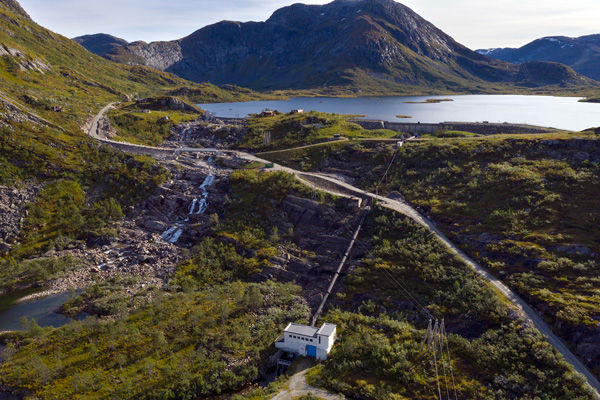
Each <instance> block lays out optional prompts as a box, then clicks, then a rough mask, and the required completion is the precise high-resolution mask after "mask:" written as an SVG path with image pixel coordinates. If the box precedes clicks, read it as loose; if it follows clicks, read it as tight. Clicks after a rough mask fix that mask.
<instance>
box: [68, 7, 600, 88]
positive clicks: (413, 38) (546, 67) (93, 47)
mask: <svg viewBox="0 0 600 400" xmlns="http://www.w3.org/2000/svg"><path fill="white" fill-rule="evenodd" d="M74 40H75V41H77V42H78V43H80V44H81V45H83V46H84V47H86V48H87V49H88V50H90V51H92V52H95V53H97V54H99V55H102V56H103V57H105V58H108V59H110V60H112V61H116V62H121V63H125V64H131V65H145V66H149V67H153V68H156V69H159V70H164V71H168V72H172V73H174V74H176V75H178V76H180V77H183V78H186V79H189V80H192V81H196V82H203V81H208V82H211V83H214V84H219V85H221V84H236V85H240V86H246V87H250V88H254V89H263V90H264V89H268V90H275V89H313V88H332V87H337V88H352V90H354V91H359V92H360V91H373V90H374V91H382V92H385V91H409V90H415V89H417V90H423V89H427V90H433V91H435V90H437V91H440V90H442V91H443V90H445V91H454V92H460V91H466V92H490V91H499V90H502V89H501V88H505V87H507V86H511V87H514V86H515V85H517V86H522V87H527V88H532V87H543V86H547V85H559V86H561V87H567V88H568V87H573V86H583V85H589V84H590V82H591V81H590V80H589V79H587V78H584V77H582V76H580V75H578V74H576V73H575V72H574V71H573V70H572V69H571V68H569V67H566V66H563V65H560V64H558V63H547V62H537V61H535V62H530V63H527V64H523V65H514V64H510V63H507V62H504V61H499V60H496V59H493V58H489V57H487V56H484V55H481V54H479V53H477V52H474V51H472V50H470V49H468V48H467V47H465V46H463V45H461V44H459V43H457V42H456V41H455V40H454V39H452V38H451V37H450V36H448V35H447V34H445V33H444V32H442V31H441V30H440V29H438V28H436V27H435V26H434V25H433V24H431V23H429V22H427V21H426V20H424V19H423V18H421V17H420V16H419V15H418V14H416V13H415V12H413V11H412V10H411V9H409V8H408V7H406V6H404V5H402V4H399V3H396V2H394V1H392V0H336V1H334V2H332V3H329V4H326V5H322V6H321V5H303V4H294V5H292V6H289V7H284V8H282V9H279V10H277V11H276V12H275V13H274V14H273V15H272V16H271V18H269V19H268V20H267V21H266V22H248V23H241V22H231V21H223V22H219V23H217V24H214V25H211V26H207V27H205V28H202V29H200V30H198V31H196V32H194V33H193V34H191V35H189V36H187V37H185V38H183V39H180V40H175V41H170V42H153V43H145V42H133V43H127V42H126V41H124V40H122V39H118V38H115V37H112V36H109V35H105V34H97V35H88V36H82V37H78V38H75V39H74Z"/></svg>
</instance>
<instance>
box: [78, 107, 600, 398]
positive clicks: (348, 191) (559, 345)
mask: <svg viewBox="0 0 600 400" xmlns="http://www.w3.org/2000/svg"><path fill="white" fill-rule="evenodd" d="M113 106H114V103H113V104H109V105H108V106H106V107H105V108H103V109H102V110H101V111H100V113H99V114H98V115H96V117H94V119H93V121H92V124H91V126H90V129H89V131H88V134H89V135H90V136H91V137H93V138H95V139H97V140H100V141H101V142H103V143H106V144H109V145H115V146H117V147H118V148H120V149H124V147H125V149H127V148H129V147H130V149H131V150H133V151H136V152H147V154H149V155H155V154H156V151H161V152H163V153H171V154H172V155H173V156H174V157H176V156H177V155H178V154H180V153H181V152H189V153H214V152H219V153H222V154H229V155H232V156H236V157H239V158H242V159H245V160H248V161H257V162H262V163H268V162H270V161H267V160H264V159H261V158H258V157H256V156H254V155H252V154H248V153H244V152H240V151H230V150H225V151H223V150H217V149H198V148H187V147H186V148H179V149H164V148H157V147H149V146H141V145H133V144H128V143H123V142H116V141H112V140H108V139H106V138H103V137H102V136H101V135H100V133H99V128H100V121H101V119H102V118H103V116H104V114H105V113H106V112H108V110H109V109H111V108H112V107H113ZM273 170H277V171H285V172H288V173H290V174H293V175H294V176H296V177H297V178H298V179H299V180H300V181H302V182H303V183H305V184H307V185H309V186H310V187H313V188H315V189H319V190H322V191H324V192H328V193H332V194H335V195H341V196H346V197H350V196H352V197H354V196H356V197H361V198H369V199H372V200H375V201H376V202H377V203H378V204H379V205H381V206H383V207H386V208H388V209H391V210H394V211H397V212H399V213H401V214H403V215H405V216H407V217H409V218H410V219H412V220H413V221H415V222H416V223H418V224H420V225H421V226H423V227H425V228H426V229H428V230H429V231H430V232H431V233H432V234H433V235H435V236H436V237H437V238H438V239H439V240H440V241H441V242H442V243H444V244H445V245H446V246H447V247H448V249H449V250H450V251H451V252H453V253H454V254H455V255H456V256H457V257H459V258H460V259H461V260H463V261H464V262H465V263H466V264H467V265H468V266H469V267H470V268H472V269H473V270H474V271H475V272H477V274H479V275H480V276H481V277H482V278H483V279H485V280H486V281H488V282H489V283H490V284H491V285H492V286H494V287H495V288H496V289H497V290H499V291H500V292H501V293H502V294H503V295H504V296H506V298H508V299H509V300H510V301H511V303H512V304H513V305H514V306H515V307H516V308H517V309H518V310H519V311H521V314H522V315H523V317H524V318H525V319H527V320H529V321H530V322H531V323H532V324H533V325H534V326H535V327H536V328H537V329H538V330H539V331H540V332H541V333H542V335H544V336H545V337H546V339H547V340H548V342H549V343H550V344H551V345H552V346H554V348H555V349H556V350H557V351H558V352H559V353H561V354H562V355H563V357H564V358H565V360H566V361H567V362H569V363H570V364H571V365H572V366H573V368H574V369H575V370H576V371H577V372H579V373H580V374H582V375H583V376H584V377H585V379H586V380H587V383H588V385H589V386H590V388H591V389H592V391H593V393H594V397H595V398H596V399H600V382H598V379H597V378H596V377H595V376H594V375H593V374H592V373H591V372H590V370H589V369H588V368H587V367H586V366H585V365H584V364H583V363H582V362H581V361H580V360H579V358H577V356H575V354H573V352H571V350H570V349H569V348H568V346H567V345H566V344H565V342H564V341H563V340H562V339H561V338H559V337H558V336H557V335H555V334H554V332H552V329H551V328H550V326H549V325H548V324H547V323H546V322H545V321H544V319H543V318H542V317H541V316H540V315H539V314H538V313H537V312H536V311H535V310H534V309H533V308H532V307H530V306H529V305H528V304H527V303H526V302H525V301H524V300H523V299H522V298H521V297H520V296H518V295H517V294H516V293H514V292H513V291H512V290H511V289H510V288H508V287H507V286H506V285H505V284H504V283H502V282H501V281H500V280H499V279H497V278H496V277H494V276H493V275H492V274H491V273H490V272H489V271H488V270H487V269H486V268H484V267H482V266H481V265H479V264H477V263H476V262H475V261H474V260H473V259H471V258H470V257H469V256H467V255H466V254H465V253H464V252H463V251H462V250H460V249H459V248H458V247H457V246H456V245H455V244H454V243H452V242H451V241H450V240H449V239H448V238H447V237H446V236H445V235H444V234H443V233H442V232H441V231H440V230H439V228H438V227H437V226H436V225H435V224H434V223H433V222H432V221H430V220H429V219H427V218H425V217H424V216H423V215H421V214H420V213H419V212H418V211H417V210H416V209H414V208H413V207H412V206H411V205H410V204H408V203H406V202H404V201H398V200H392V199H389V198H387V197H383V196H379V195H376V194H373V193H370V192H367V191H364V190H362V189H359V188H357V187H354V186H352V185H350V184H347V183H345V182H342V181H340V180H338V179H335V178H332V177H330V176H327V175H323V174H317V173H310V172H301V171H297V170H294V169H292V168H288V167H284V166H281V165H277V164H275V166H274V168H273ZM286 398H287V397H286Z"/></svg>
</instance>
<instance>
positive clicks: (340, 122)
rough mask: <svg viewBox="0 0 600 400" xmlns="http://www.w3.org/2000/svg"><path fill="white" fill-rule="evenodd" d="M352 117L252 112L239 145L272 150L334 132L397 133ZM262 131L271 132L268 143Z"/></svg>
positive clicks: (359, 135) (347, 135)
mask: <svg viewBox="0 0 600 400" xmlns="http://www.w3.org/2000/svg"><path fill="white" fill-rule="evenodd" d="M351 117H352V116H349V115H348V116H344V115H337V114H327V113H321V112H316V111H311V112H308V113H303V114H281V113H276V114H275V115H273V116H261V115H256V116H252V117H251V118H250V119H249V121H248V132H247V133H246V136H245V138H244V142H243V143H241V144H240V147H242V148H244V149H250V150H254V151H273V150H281V149H287V148H291V147H297V146H304V145H310V144H316V143H321V142H327V141H331V140H332V139H333V137H334V135H340V136H341V137H344V138H352V139H354V138H391V137H393V136H395V135H396V132H394V131H391V130H386V129H380V130H366V129H364V128H362V127H361V126H359V125H357V124H355V123H352V122H350V121H349V119H350V118H351ZM265 132H270V133H271V144H269V145H265V143H264V136H265Z"/></svg>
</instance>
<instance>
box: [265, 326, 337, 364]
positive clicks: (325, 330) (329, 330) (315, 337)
mask: <svg viewBox="0 0 600 400" xmlns="http://www.w3.org/2000/svg"><path fill="white" fill-rule="evenodd" d="M336 330H337V326H336V325H333V324H323V326H322V327H321V328H315V327H313V326H307V325H299V324H293V323H292V324H289V325H288V326H287V328H285V330H284V331H283V335H281V336H280V337H279V338H278V339H277V341H276V342H275V347H277V348H278V349H280V350H282V351H285V352H287V353H293V354H297V355H300V356H308V357H314V358H316V359H318V360H326V359H327V355H328V354H329V352H330V351H331V348H332V347H333V344H334V343H335V339H336Z"/></svg>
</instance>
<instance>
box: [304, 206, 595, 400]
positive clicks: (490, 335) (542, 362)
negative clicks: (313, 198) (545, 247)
mask: <svg viewBox="0 0 600 400" xmlns="http://www.w3.org/2000/svg"><path fill="white" fill-rule="evenodd" d="M361 237H362V238H372V243H371V245H372V250H371V251H370V252H369V254H368V255H367V256H366V258H365V259H363V260H362V262H361V265H360V267H358V268H357V269H355V270H354V272H353V274H352V275H351V276H349V277H348V278H347V281H346V284H345V288H344V292H343V293H342V294H341V295H339V296H338V297H339V300H338V302H339V304H338V309H337V310H334V311H331V312H330V313H329V314H328V315H327V316H326V317H325V319H326V320H327V321H333V322H334V323H337V324H338V327H339V329H340V333H339V336H340V339H339V341H338V343H336V346H335V348H334V350H333V352H332V354H331V356H330V358H329V359H328V360H327V362H325V363H324V364H323V365H322V366H321V367H320V369H319V372H318V374H316V377H315V378H314V379H315V382H316V383H319V384H320V385H323V386H325V387H327V388H330V389H332V390H335V391H340V392H342V393H344V394H346V395H348V396H349V397H350V398H356V397H359V398H362V399H373V400H375V399H396V398H423V399H426V398H427V399H433V398H436V396H435V393H436V385H437V383H436V382H437V381H436V379H435V374H434V370H433V366H432V364H431V358H432V356H431V355H430V354H428V353H427V352H426V351H424V350H423V339H424V337H425V331H424V330H423V327H424V326H425V324H426V323H425V321H424V320H423V316H422V315H421V314H420V313H419V310H418V309H416V308H415V306H414V303H415V302H414V301H412V304H411V300H410V298H409V297H408V295H407V294H406V292H404V291H403V290H402V289H400V287H399V286H398V284H397V283H395V281H399V282H402V283H403V285H404V287H406V288H408V290H409V293H410V295H411V296H413V297H414V298H416V299H417V300H418V302H419V303H420V304H422V305H423V306H424V307H425V308H427V309H428V310H429V311H430V312H431V314H433V315H434V316H435V317H436V318H445V321H446V325H447V327H448V330H449V331H450V332H456V333H455V334H450V336H449V343H450V349H451V354H452V357H453V370H454V375H455V376H454V378H455V382H456V386H455V387H453V384H452V381H451V376H450V373H447V374H446V378H447V380H446V379H442V380H441V382H440V383H441V385H442V390H445V387H446V383H447V384H448V386H449V388H450V391H451V393H453V391H454V388H455V389H456V391H457V393H458V398H464V399H472V398H480V399H492V398H519V399H534V398H536V396H538V397H539V398H565V399H566V398H572V399H576V398H579V399H584V398H588V396H589V394H588V393H586V392H585V390H582V387H581V381H580V379H579V378H577V377H575V376H574V375H573V373H572V372H570V367H568V366H567V364H566V363H565V362H564V361H562V360H561V358H560V356H559V355H557V353H556V352H555V350H554V349H553V348H552V346H550V345H549V344H548V343H547V342H545V340H544V339H543V338H542V337H541V335H540V334H539V333H537V331H535V330H534V329H531V328H527V327H525V326H523V325H522V323H521V322H520V321H519V320H515V317H514V312H513V311H510V310H509V308H508V307H507V306H506V304H505V301H506V300H503V299H502V298H500V297H499V295H498V294H497V293H496V292H495V291H494V290H493V289H492V288H491V287H490V286H489V285H488V284H486V283H484V282H483V281H482V280H481V278H480V277H478V276H477V275H476V274H475V273H474V272H472V271H471V270H470V269H469V268H468V267H467V266H466V265H464V264H463V263H462V262H461V261H459V260H458V259H457V258H455V257H454V256H453V255H451V254H450V253H449V252H448V250H447V249H446V248H445V247H444V246H443V245H442V244H441V243H440V242H438V241H437V240H435V239H434V238H432V236H431V234H430V233H429V232H427V231H426V230H425V229H424V228H422V227H420V226H418V225H416V224H415V223H414V222H412V221H410V220H409V219H408V218H406V217H404V216H400V215H398V214H396V213H392V212H391V211H389V210H384V209H377V210H376V212H375V213H374V215H372V217H370V218H369V219H368V221H367V225H366V226H365V232H364V233H363V234H362V235H361ZM415 321H416V322H415ZM439 368H440V370H441V367H439ZM446 368H447V367H446Z"/></svg>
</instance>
